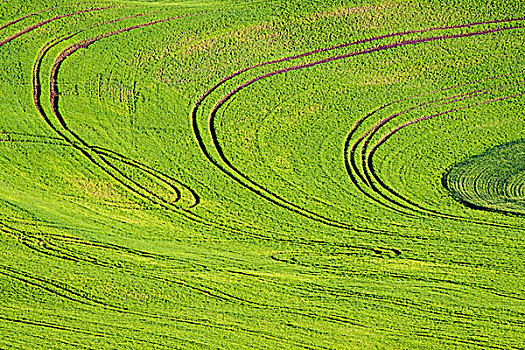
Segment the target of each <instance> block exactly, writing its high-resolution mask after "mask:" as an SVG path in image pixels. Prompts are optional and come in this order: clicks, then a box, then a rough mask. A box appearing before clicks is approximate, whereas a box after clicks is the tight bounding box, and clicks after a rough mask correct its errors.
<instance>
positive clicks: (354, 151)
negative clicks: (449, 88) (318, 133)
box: [345, 80, 524, 219]
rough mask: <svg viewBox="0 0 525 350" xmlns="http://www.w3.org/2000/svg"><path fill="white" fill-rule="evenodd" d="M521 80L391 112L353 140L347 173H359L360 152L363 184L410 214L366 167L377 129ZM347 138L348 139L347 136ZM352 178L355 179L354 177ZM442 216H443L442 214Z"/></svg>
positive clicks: (424, 210) (452, 216)
mask: <svg viewBox="0 0 525 350" xmlns="http://www.w3.org/2000/svg"><path fill="white" fill-rule="evenodd" d="M522 82H524V81H523V80H521V81H516V82H512V83H506V84H501V85H497V86H496V87H495V88H486V89H477V90H473V91H470V92H466V93H462V94H456V95H453V96H449V97H444V98H440V99H435V100H432V101H429V102H424V103H420V104H418V105H415V106H411V107H408V108H406V109H404V110H402V111H401V112H397V113H395V114H392V115H390V116H388V117H386V118H384V119H381V120H380V121H379V122H377V123H376V124H375V125H374V126H373V127H372V128H371V129H368V130H367V131H366V132H365V133H364V134H363V135H361V136H360V137H359V138H358V139H357V140H356V141H355V143H354V144H353V145H352V147H351V148H350V150H349V151H348V152H349V153H346V154H349V156H347V157H346V162H345V166H346V169H347V170H348V169H349V168H350V165H349V164H348V163H349V162H348V158H350V164H351V170H349V171H350V173H349V175H350V176H352V175H351V174H352V172H355V173H359V174H360V172H359V169H358V167H357V164H356V161H355V158H354V156H356V155H357V154H360V155H361V160H360V162H361V169H363V174H362V175H361V174H360V175H359V176H361V178H363V180H364V182H365V185H367V186H368V187H369V188H370V189H371V190H372V191H373V192H374V193H375V194H377V195H378V196H379V197H381V198H383V199H384V200H385V201H387V202H389V203H390V204H392V205H394V206H397V207H400V208H403V209H406V210H408V211H409V212H404V211H401V210H400V209H399V208H393V210H394V209H395V210H396V211H397V212H402V213H406V214H411V213H410V212H412V211H413V210H414V209H413V208H411V207H410V206H407V205H405V204H403V203H401V202H399V201H396V200H393V199H392V198H390V197H388V196H385V195H383V194H382V192H381V191H380V189H378V188H377V187H376V185H375V184H374V182H373V181H372V175H370V173H369V168H368V165H367V164H368V162H367V154H366V151H367V148H368V145H369V143H370V141H371V139H372V137H373V136H374V135H375V134H376V133H377V132H378V131H379V129H380V128H381V127H383V126H385V125H386V124H387V123H388V122H389V121H391V120H393V119H394V118H397V117H399V116H402V115H404V114H406V113H408V112H411V111H422V110H425V109H427V108H430V107H434V106H444V105H446V104H450V103H455V102H459V101H463V100H466V99H468V98H473V97H479V96H482V95H485V94H488V93H491V92H495V91H499V90H502V89H505V88H509V87H512V85H513V84H519V83H522ZM347 140H348V138H347ZM361 142H362V143H363V144H362V146H361V151H360V152H357V147H358V146H359V143H361ZM354 179H355V177H354ZM376 202H377V203H379V204H381V205H385V206H387V207H388V208H392V206H391V205H387V204H386V203H385V202H382V201H376ZM407 204H409V205H411V206H413V207H415V208H417V209H416V211H418V212H419V213H422V212H425V213H427V214H429V213H430V214H431V215H444V214H438V213H437V212H435V211H433V210H429V209H425V208H422V207H420V206H418V205H417V204H415V203H413V202H411V201H407ZM443 217H445V216H443ZM446 217H447V218H461V217H458V216H455V215H446ZM462 219H463V218H462Z"/></svg>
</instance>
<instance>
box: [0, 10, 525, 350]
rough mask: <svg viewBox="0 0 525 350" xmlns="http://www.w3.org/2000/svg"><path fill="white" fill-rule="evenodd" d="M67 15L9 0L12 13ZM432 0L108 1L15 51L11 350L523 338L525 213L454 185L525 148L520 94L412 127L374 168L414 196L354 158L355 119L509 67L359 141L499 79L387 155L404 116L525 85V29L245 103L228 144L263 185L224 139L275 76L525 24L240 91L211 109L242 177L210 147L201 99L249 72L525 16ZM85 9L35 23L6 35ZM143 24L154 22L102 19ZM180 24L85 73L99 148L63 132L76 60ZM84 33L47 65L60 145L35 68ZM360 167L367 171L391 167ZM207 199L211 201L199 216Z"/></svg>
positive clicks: (8, 170) (8, 223) (5, 190)
mask: <svg viewBox="0 0 525 350" xmlns="http://www.w3.org/2000/svg"><path fill="white" fill-rule="evenodd" d="M56 3H57V2H51V1H41V2H39V3H35V2H29V1H27V2H23V1H17V2H16V4H12V3H10V2H9V1H8V2H7V3H5V4H2V6H3V7H2V9H1V12H0V16H1V18H2V20H1V23H7V22H8V21H10V20H12V19H15V18H19V17H21V16H23V15H25V14H28V13H30V12H33V11H36V10H40V9H43V8H47V7H51V6H55V5H56ZM421 3H422V4H418V3H417V2H403V1H399V2H394V1H388V2H374V3H371V2H362V3H356V2H350V1H323V2H322V4H320V2H318V1H297V2H289V1H264V2H261V1H253V2H245V1H236V2H233V1H232V2H227V1H221V2H196V1H188V2H185V1H182V2H168V1H167V2H148V1H141V2H133V1H127V2H120V1H113V2H107V3H97V4H93V5H92V4H91V3H89V4H84V5H81V6H79V7H80V8H82V9H84V8H87V7H91V6H105V5H107V4H113V5H123V7H122V8H114V9H110V10H105V11H99V12H93V13H88V14H82V15H77V16H72V17H68V18H64V19H61V20H58V21H55V22H52V23H49V24H46V25H45V26H42V27H40V28H38V29H35V30H34V31H32V32H30V33H27V34H25V35H22V36H20V37H19V38H17V39H15V40H13V41H11V42H9V43H7V44H5V45H3V46H2V47H0V63H1V64H0V84H1V87H0V104H1V107H2V109H1V111H2V112H1V113H0V132H3V133H4V134H2V137H1V138H2V140H7V141H3V142H1V143H0V157H1V162H0V166H1V169H2V170H1V176H0V193H1V196H0V200H1V203H0V223H1V225H0V229H1V232H2V234H1V236H0V237H1V240H0V244H1V245H2V246H1V247H0V286H1V290H2V293H1V294H0V295H1V296H0V309H1V312H0V334H1V335H0V344H1V345H0V347H2V348H4V347H12V348H20V349H27V348H31V349H69V348H74V349H77V348H88V349H104V348H107V349H114V348H137V349H138V348H145V349H151V348H159V349H160V348H169V349H173V348H185V349H186V348H226V349H229V348H312V349H319V348H329V349H344V348H348V349H353V348H355V349H361V348H388V349H392V348H421V349H434V348H435V349H441V348H470V347H472V348H480V349H485V348H498V349H499V348H501V349H509V348H522V347H523V346H525V344H524V343H523V335H524V329H523V322H522V320H523V318H524V317H523V316H524V313H525V309H524V302H523V298H524V288H523V286H524V285H525V283H524V282H525V280H524V272H525V271H524V267H525V266H524V261H523V243H524V242H523V218H522V217H516V216H508V215H504V214H501V213H495V212H483V211H479V210H474V209H469V208H468V207H465V206H463V205H462V204H460V203H458V202H456V201H455V200H454V199H453V198H452V196H450V195H449V194H448V193H447V192H446V190H445V189H444V188H443V187H442V185H441V179H442V176H443V173H444V172H445V171H446V170H447V169H449V168H450V167H451V166H452V165H454V164H455V163H457V162H460V161H462V160H463V159H465V158H467V157H469V156H473V155H476V154H479V153H482V152H483V151H485V150H486V149H489V148H490V147H493V146H495V145H499V144H503V143H506V142H509V141H514V140H518V139H521V138H522V137H523V132H524V130H523V128H524V126H523V123H520V122H521V121H522V120H523V110H524V109H523V103H524V101H525V100H524V98H523V97H522V96H517V97H513V98H509V99H505V100H501V101H498V102H494V103H488V104H483V105H480V106H475V107H471V108H468V109H462V110H459V111H457V112H453V113H447V114H443V115H441V116H439V117H436V118H433V119H432V120H426V121H423V122H420V123H417V124H414V125H411V126H408V127H406V128H403V129H402V130H400V131H399V132H397V133H396V134H395V135H393V136H392V137H391V138H390V139H388V140H387V141H386V142H385V143H384V144H383V145H382V146H381V147H379V148H378V149H377V152H376V153H375V154H374V156H373V160H372V161H371V164H372V166H373V169H372V170H374V171H375V172H376V173H377V176H379V178H380V179H381V180H382V181H383V185H384V186H385V187H387V188H390V189H394V190H395V191H396V193H397V195H398V197H396V196H395V195H394V194H392V193H390V192H388V191H387V190H386V189H384V188H383V189H380V184H379V183H377V181H375V182H373V184H374V186H372V187H367V186H366V185H363V183H361V182H358V184H359V185H360V186H361V187H360V188H362V190H363V192H364V193H363V192H361V191H360V190H359V189H358V187H356V186H355V185H354V184H353V183H352V181H351V178H350V177H349V175H348V173H347V172H346V170H345V157H346V158H347V159H348V154H346V155H345V150H344V143H345V138H346V137H347V135H348V133H349V132H350V130H351V129H352V127H353V126H354V124H355V123H356V121H357V120H359V119H360V118H362V117H363V116H365V115H366V114H367V113H370V112H371V111H372V110H374V109H375V108H378V107H379V106H381V105H383V104H385V103H386V102H388V101H395V100H397V99H399V98H403V97H407V96H412V95H417V94H421V93H425V92H429V91H434V90H438V89H442V88H444V87H448V86H453V85H456V84H462V83H466V82H470V81H474V80H479V79H484V78H489V77H493V76H496V75H506V76H504V77H500V78H497V79H492V80H486V81H482V82H479V83H476V84H470V85H465V86H460V87H457V88H454V89H451V90H446V91H441V92H437V93H435V94H432V95H423V96H420V97H414V98H411V99H408V100H405V101H400V102H399V103H397V104H394V105H391V106H389V107H386V108H385V109H383V110H381V111H379V112H378V113H376V114H374V115H372V116H371V117H370V118H369V119H367V120H365V121H364V122H363V123H362V124H361V125H360V126H359V127H358V128H357V132H356V135H361V134H363V133H365V132H366V131H367V130H368V129H370V128H371V127H373V126H374V125H375V124H376V123H377V122H378V121H379V120H381V119H382V118H385V117H388V116H389V115H391V114H394V113H396V112H400V111H403V110H405V109H407V108H410V107H411V106H415V105H418V104H424V103H428V102H429V101H432V100H436V99H440V98H447V97H450V96H453V95H459V94H462V93H469V92H471V91H473V90H480V89H491V91H489V92H487V93H485V94H482V95H476V96H473V97H472V98H470V99H467V100H461V101H457V102H455V103H454V104H452V105H431V106H429V107H428V108H425V109H419V110H418V109H411V110H410V111H409V112H407V113H405V114H402V115H400V116H399V117H396V119H394V120H392V124H390V123H389V124H387V125H386V126H385V127H384V128H381V129H380V130H379V132H378V133H377V134H376V135H374V136H373V137H372V138H371V141H370V146H371V145H373V144H374V143H377V142H378V141H379V140H380V139H381V137H382V136H384V135H385V134H386V133H387V132H388V131H389V130H390V129H391V128H393V127H395V126H397V125H400V124H402V123H404V122H406V121H410V120H414V119H416V118H418V117H423V116H426V115H431V114H433V113H440V112H443V111H445V110H447V109H449V108H451V107H459V106H466V105H469V104H475V103H479V102H482V101H485V100H490V99H496V98H500V97H505V96H510V95H513V94H518V93H520V92H523V84H522V83H521V84H520V83H519V81H521V80H522V79H523V74H522V73H521V72H522V70H523V69H525V66H524V65H525V64H524V62H525V59H524V58H525V57H524V51H523V40H524V37H525V36H524V34H525V32H524V30H523V29H515V30H512V31H504V32H499V33H493V34H486V35H482V36H481V35H480V36H475V37H464V38H456V39H450V40H442V41H434V42H428V43H421V44H416V45H407V46H404V47H399V48H395V49H392V50H385V51H381V52H375V53H371V54H366V55H361V56H356V57H350V58H347V59H343V60H338V61H334V62H331V63H326V64H321V65H318V66H315V67H311V68H307V69H303V70H297V71H292V72H287V73H284V74H279V75H275V76H272V77H269V78H266V79H263V80H260V81H258V82H256V83H254V84H252V85H250V86H248V87H246V88H245V89H242V90H241V91H240V92H239V93H237V94H235V96H234V97H233V98H232V99H230V100H228V102H227V103H226V105H224V106H223V107H222V108H220V109H219V110H218V112H217V115H216V133H217V140H218V142H219V143H220V144H221V146H222V147H223V150H224V156H225V157H226V158H227V159H228V160H230V161H231V165H233V166H235V168H236V169H238V170H239V173H242V174H243V176H244V177H240V176H239V175H235V174H234V173H233V172H232V171H231V170H228V166H227V164H225V163H223V162H221V161H220V159H219V156H218V154H217V153H214V152H213V149H211V145H212V141H211V140H210V138H209V137H207V135H208V132H207V130H208V129H207V119H208V115H209V113H210V111H211V110H212V109H213V107H214V105H215V104H216V103H217V102H218V101H219V100H220V99H221V98H222V97H223V96H224V95H226V94H227V93H228V92H229V91H231V90H232V89H234V88H235V87H236V86H238V85H240V84H242V83H243V82H245V81H247V80H249V79H251V78H254V77H257V76H259V75H261V74H265V73H267V72H270V71H274V70H277V69H280V68H286V67H290V66H291V65H293V64H302V63H307V62H311V61H315V60H319V59H323V58H326V57H329V56H332V55H342V54H346V53H348V52H351V51H354V50H363V49H366V48H371V47H375V46H379V45H386V44H390V43H394V42H398V41H400V40H410V39H417V38H425V37H430V36H436V35H450V34H461V33H467V32H471V31H476V30H486V29H492V28H500V27H505V26H506V27H509V26H511V25H524V24H525V23H524V22H525V21H520V22H517V23H514V24H490V25H480V26H477V27H476V28H462V29H451V30H442V31H436V32H432V33H415V34H410V35H407V36H403V37H402V38H386V39H383V40H381V41H377V42H371V43H365V44H359V45H356V46H354V47H347V48H341V49H336V50H334V51H332V52H324V53H318V54H315V55H312V56H309V57H304V58H299V59H297V60H295V61H293V62H282V63H276V64H274V65H269V66H264V67H259V68H255V69H253V70H251V71H249V72H246V73H243V74H242V75H241V76H238V77H235V78H233V79H232V80H230V81H228V82H226V83H225V84H223V85H222V86H220V87H219V88H218V89H217V90H216V91H214V92H213V93H212V94H210V96H209V98H207V99H205V100H204V101H203V103H202V105H201V108H199V110H198V112H197V118H196V126H197V128H198V130H201V131H202V132H203V135H204V137H203V145H204V146H205V147H206V149H207V150H211V151H210V152H211V156H212V158H213V159H214V160H215V161H216V162H218V163H219V164H222V166H223V168H225V169H226V170H227V171H229V172H230V174H231V175H232V176H233V177H235V178H236V179H237V180H238V181H239V182H241V183H243V184H245V186H244V187H243V186H242V185H240V184H239V183H238V182H235V181H233V180H232V178H231V177H229V176H227V175H225V174H224V172H221V171H220V170H219V169H218V168H217V167H216V166H214V165H213V164H212V163H211V162H210V161H209V160H208V159H207V158H206V157H205V156H204V153H203V152H202V150H201V149H200V148H199V146H198V144H197V142H196V139H195V135H194V128H193V127H192V123H191V122H192V120H191V111H192V108H193V106H194V104H195V102H196V101H197V99H198V98H199V96H200V95H202V94H203V93H204V92H205V91H206V90H207V89H209V88H210V87H211V86H213V85H214V84H216V83H217V82H218V81H220V79H222V78H223V77H225V76H227V75H229V74H231V73H233V72H235V71H237V70H239V69H243V68H245V67H248V66H251V65H253V64H257V63H259V62H264V61H268V60H272V59H276V58H282V57H287V56H291V55H295V54H298V53H302V52H306V51H310V50H314V49H318V48H323V47H329V46H333V45H338V44H341V43H344V42H349V41H354V40H358V39H364V38H370V37H373V36H378V35H383V34H388V33H393V32H399V31H405V30H415V29H424V28H431V27H436V26H450V25H456V24H464V23H471V22H477V21H487V20H494V19H506V18H519V17H524V15H525V9H523V7H522V5H520V2H518V1H516V2H515V3H509V2H503V1H500V2H492V3H491V4H492V5H490V6H489V5H486V4H483V5H482V6H480V5H479V4H478V3H477V2H466V1H456V2H454V3H452V2H448V4H447V5H446V6H445V5H440V2H434V3H432V2H421ZM60 5H64V2H60ZM358 6H362V7H358ZM74 11H76V8H75V7H73V8H67V7H64V8H59V9H56V10H53V11H52V12H47V13H43V14H40V15H35V16H33V17H30V18H27V19H25V20H23V21H21V22H19V23H17V24H14V25H13V26H10V27H8V28H6V29H4V30H2V31H0V38H6V37H8V36H10V35H12V34H14V33H16V32H18V31H20V30H23V29H24V28H26V27H28V26H30V25H32V24H34V23H37V22H39V21H42V20H44V19H46V18H50V17H52V15H56V14H64V13H68V12H74ZM138 13H144V14H147V15H145V16H143V17H137V18H130V19H124V20H122V21H119V22H115V23H111V24H106V25H104V26H96V27H95V26H93V27H91V28H89V27H90V26H92V25H95V24H97V23H100V22H103V21H108V20H112V19H116V18H120V17H125V16H129V15H133V14H138ZM181 14H194V16H191V17H187V18H182V19H176V20H173V21H170V22H166V23H160V24H156V25H152V26H150V27H146V28H141V29H136V30H132V31H129V32H126V33H122V34H118V35H115V36H112V37H108V38H105V39H101V40H100V41H98V42H96V43H94V44H92V45H91V46H89V48H88V49H80V50H78V51H77V52H75V53H74V54H72V55H71V56H69V57H68V58H67V59H65V60H64V62H63V63H62V65H61V67H60V69H59V73H58V90H59V93H60V96H59V103H58V108H59V112H60V113H61V115H62V116H63V118H64V120H65V121H66V123H67V127H68V128H69V130H70V131H73V132H74V133H75V135H77V136H78V137H79V138H80V139H81V140H82V141H83V142H84V144H82V143H80V141H78V140H75V139H74V137H72V135H71V134H70V133H69V132H67V131H63V129H61V125H60V124H59V123H58V122H57V120H56V119H54V117H53V114H52V112H53V111H52V108H51V105H50V103H49V102H48V101H49V96H50V92H49V75H50V72H51V68H52V65H53V62H54V61H55V58H56V57H57V56H58V55H59V53H60V52H61V51H62V50H63V49H65V48H66V47H68V46H69V45H71V44H73V43H75V42H78V41H80V40H83V39H86V38H91V37H94V36H96V35H97V34H100V33H107V32H110V31H113V30H117V29H119V28H124V27H128V26H132V25H134V24H139V23H145V22H149V21H153V20H156V19H163V18H168V17H171V16H177V15H181ZM81 29H82V30H83V31H82V32H80V33H78V34H77V35H76V36H75V37H73V38H71V39H68V40H66V41H64V42H61V43H58V44H57V45H56V46H54V47H52V48H51V49H50V50H49V51H48V52H47V53H46V55H45V56H44V57H43V60H42V65H41V71H40V78H41V83H42V96H41V101H42V106H43V109H44V113H45V115H47V116H49V117H50V120H51V123H52V125H53V127H54V128H55V129H57V130H59V131H60V130H62V131H61V132H62V135H66V139H64V138H61V137H60V135H59V134H57V133H56V132H53V130H52V128H51V127H50V126H49V125H47V124H46V123H45V122H44V120H43V118H42V116H41V115H40V114H39V113H38V112H37V109H36V108H35V106H34V104H33V95H32V90H33V86H32V84H31V81H32V71H33V66H34V63H35V59H36V57H37V53H38V52H39V50H40V49H41V48H42V47H43V46H44V45H45V44H46V43H47V42H49V41H51V40H53V39H54V38H55V37H57V36H59V35H62V34H66V33H68V32H69V31H76V30H81ZM84 29H85V30H84ZM505 84H506V85H505ZM68 140H70V141H71V140H73V141H72V142H69V143H68ZM355 140H356V137H354V138H351V141H355ZM88 146H90V147H91V148H89V147H88ZM94 146H96V147H97V148H96V149H94V148H93V147H94ZM358 149H360V146H359V148H358ZM109 151H111V152H115V153H109V154H110V155H113V158H110V157H109V156H108V155H107V154H108V152H109ZM104 152H105V153H104ZM365 154H366V153H365ZM88 156H89V157H91V161H90V160H88V158H87V157H88ZM360 157H361V154H360V153H359V154H357V158H356V159H358V160H359V161H358V162H356V166H357V169H358V170H359V171H360V172H363V171H367V174H373V173H371V172H370V171H369V170H370V169H369V167H367V165H366V164H365V165H364V166H363V165H362V164H361V162H360V159H361V158H360ZM129 164H132V165H133V166H131V165H129ZM146 167H148V168H146ZM140 168H142V169H150V170H148V171H149V172H150V173H148V172H146V171H144V170H140ZM151 174H154V175H155V176H152V175H151ZM159 179H160V180H159ZM246 179H249V181H252V184H251V185H250V182H248V180H246ZM163 180H166V182H168V183H169V184H172V185H173V187H175V188H177V189H180V191H181V196H182V198H181V200H180V201H179V202H180V205H179V204H175V205H172V204H170V202H171V201H172V200H173V199H174V198H175V197H174V195H175V190H173V188H170V187H169V186H168V185H167V184H166V183H165V182H163ZM249 188H252V190H250V189H249ZM188 189H191V190H192V191H194V193H195V194H197V195H198V198H199V199H200V202H199V204H198V205H196V206H195V207H193V208H191V209H188V208H187V207H188V206H189V205H190V204H191V203H192V201H193V200H194V197H193V196H192V195H191V192H190V191H189V190H188ZM254 190H255V191H259V192H261V190H262V191H268V193H269V194H267V195H266V199H265V198H263V197H262V196H260V195H257V194H256V193H254ZM154 195H157V197H155V196H154ZM400 197H402V198H405V199H406V200H403V199H400ZM268 199H271V200H273V203H272V202H270V201H269V200H268ZM389 200H391V201H393V202H394V203H393V202H390V201H389Z"/></svg>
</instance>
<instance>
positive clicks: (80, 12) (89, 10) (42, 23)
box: [0, 6, 115, 47]
mask: <svg viewBox="0 0 525 350" xmlns="http://www.w3.org/2000/svg"><path fill="white" fill-rule="evenodd" d="M114 8H115V7H111V6H108V7H97V8H91V9H87V10H81V11H76V12H72V13H66V14H64V15H60V16H55V17H53V18H49V19H46V20H44V21H42V22H38V23H36V24H33V25H32V26H29V27H27V28H25V29H24V30H22V31H20V32H18V33H15V34H13V35H11V36H10V37H8V38H6V39H4V40H3V41H0V47H2V46H3V45H5V44H7V43H8V42H10V41H12V40H14V39H16V38H18V37H20V36H22V35H24V34H26V33H29V32H31V31H33V30H35V29H37V28H40V27H42V26H44V25H46V24H48V23H51V22H54V21H58V20H59V19H62V18H67V17H71V16H75V15H79V14H82V13H89V12H95V11H103V10H109V9H114Z"/></svg>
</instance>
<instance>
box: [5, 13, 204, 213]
mask: <svg viewBox="0 0 525 350" xmlns="http://www.w3.org/2000/svg"><path fill="white" fill-rule="evenodd" d="M109 9H113V7H100V8H94V9H86V10H80V11H76V12H72V13H68V14H64V15H60V16H56V17H53V18H50V19H47V20H44V21H41V22H38V23H37V24H34V25H32V26H29V27H27V28H25V29H23V30H22V31H19V32H17V33H16V34H14V35H11V36H10V37H8V38H7V39H5V40H3V41H2V42H0V47H1V46H2V45H4V44H7V43H9V42H11V41H12V40H14V39H16V38H18V37H20V36H21V35H24V34H26V33H29V32H30V31H32V30H34V29H37V28H39V27H41V26H44V25H45V24H48V23H51V22H53V21H57V20H59V19H62V18H66V17H70V16H75V15H77V14H81V13H89V12H94V11H103V10H109ZM144 15H145V14H137V15H133V16H127V17H121V18H117V19H114V20H110V21H106V22H102V23H99V24H98V25H94V26H91V27H89V28H86V29H85V30H87V29H92V28H96V27H100V26H103V25H107V24H111V23H115V22H118V21H122V20H126V19H130V18H137V17H140V16H144ZM27 17H29V16H25V17H24V18H27ZM183 17H186V16H179V17H172V18H166V19H162V20H156V21H151V22H146V23H143V24H139V25H134V26H130V27H126V28H123V29H119V30H115V31H112V32H108V33H106V34H101V35H97V36H95V37H92V38H90V39H85V40H82V41H80V42H77V43H76V44H73V45H71V46H69V47H68V48H66V49H64V50H62V52H61V53H60V54H59V56H58V57H57V58H56V60H55V62H54V64H53V66H52V68H51V73H50V78H49V81H50V83H49V84H50V100H49V101H50V106H51V110H52V113H53V115H54V117H55V118H56V120H57V121H58V125H55V123H53V122H52V119H51V118H50V117H49V116H48V115H47V114H46V112H45V110H44V108H43V107H42V101H41V93H42V91H41V90H42V88H41V83H40V79H41V77H40V75H41V66H42V60H43V59H44V57H45V56H46V54H47V53H48V52H49V51H50V49H52V48H53V47H55V46H56V45H58V44H60V43H62V42H65V41H66V40H69V39H71V38H72V37H74V36H75V35H77V34H79V33H81V32H82V31H83V30H79V31H77V32H74V33H69V34H66V35H64V36H62V37H60V38H56V39H54V40H52V41H50V42H48V43H47V44H46V45H45V46H44V47H42V49H41V50H40V52H39V53H38V55H37V59H36V60H35V64H34V69H33V100H34V104H35V107H36V108H37V110H38V112H39V114H40V115H41V116H42V118H43V119H44V121H45V122H46V124H48V125H49V127H50V128H51V129H52V130H53V131H54V132H55V133H56V134H57V135H58V136H59V137H60V138H61V139H62V140H63V141H64V142H66V143H67V144H68V145H70V146H71V147H73V148H75V149H77V150H79V151H80V152H81V153H82V154H83V155H84V156H85V158H86V159H87V160H89V161H90V162H91V163H93V164H94V165H96V166H97V167H99V168H100V169H101V170H103V171H104V172H105V173H106V174H107V175H108V176H110V177H111V178H112V179H113V180H115V181H116V182H118V183H120V184H122V185H123V186H124V187H125V188H127V189H128V190H129V191H131V192H132V193H134V194H135V195H138V196H139V197H141V198H143V199H145V200H146V201H148V202H150V203H152V204H155V205H160V206H161V207H164V208H167V209H180V208H183V207H185V208H187V209H189V208H192V207H194V206H196V205H197V204H198V203H199V197H198V195H197V194H196V193H195V192H194V191H193V190H191V189H189V188H188V187H186V186H184V185H183V184H182V183H181V182H179V181H178V180H176V179H174V178H172V177H171V176H169V175H167V174H163V173H161V172H158V171H156V170H154V169H152V168H150V167H148V166H146V165H143V164H140V163H139V162H137V161H134V160H131V159H128V158H127V157H125V156H123V155H121V154H118V153H116V152H113V151H111V150H106V149H103V148H101V147H97V146H92V145H89V144H88V143H87V142H86V141H85V140H83V139H82V138H81V137H80V136H78V134H76V133H75V132H73V131H72V130H70V129H69V128H68V127H67V125H66V123H65V120H64V118H63V116H62V115H61V114H60V112H59V107H58V100H59V97H58V86H57V78H58V73H59V68H60V66H61V64H62V63H63V62H64V60H65V59H66V58H67V57H69V56H70V55H72V54H73V53H75V52H76V51H78V50H79V49H86V48H88V47H89V46H90V45H92V44H94V43H96V42H97V41H99V40H102V39H104V38H107V37H110V36H114V35H118V34H121V33H124V32H129V31H132V30H135V29H140V28H144V27H148V26H152V25H155V24H159V23H163V22H167V21H171V20H175V19H179V18H183ZM13 22H15V21H13ZM114 163H117V164H119V165H115V164H114ZM122 165H124V166H128V167H132V168H133V169H135V170H138V171H140V172H142V173H143V174H145V176H146V177H148V178H149V179H151V182H153V183H156V184H157V186H156V187H157V189H156V191H152V190H150V189H148V188H146V187H145V186H144V185H142V184H141V183H139V182H137V181H134V180H133V179H131V178H130V177H129V176H128V175H126V174H125V173H124V172H123V171H122V170H120V169H119V168H122ZM159 188H164V192H165V193H166V195H165V196H160V195H159V194H158V192H161V191H159ZM170 192H171V194H170ZM181 199H184V201H185V202H186V203H184V204H181V205H179V203H178V202H179V200H181Z"/></svg>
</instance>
